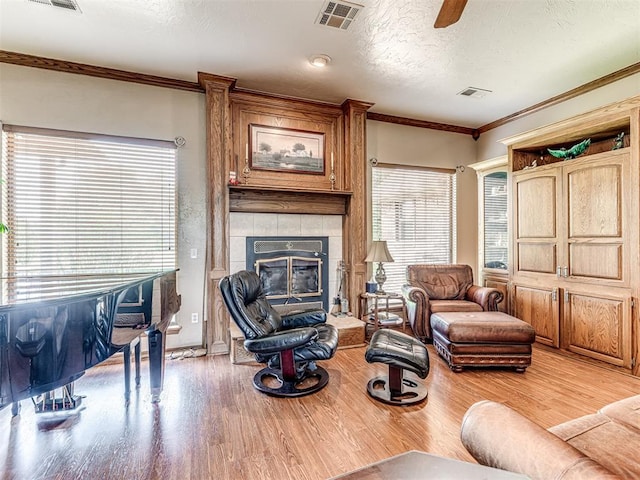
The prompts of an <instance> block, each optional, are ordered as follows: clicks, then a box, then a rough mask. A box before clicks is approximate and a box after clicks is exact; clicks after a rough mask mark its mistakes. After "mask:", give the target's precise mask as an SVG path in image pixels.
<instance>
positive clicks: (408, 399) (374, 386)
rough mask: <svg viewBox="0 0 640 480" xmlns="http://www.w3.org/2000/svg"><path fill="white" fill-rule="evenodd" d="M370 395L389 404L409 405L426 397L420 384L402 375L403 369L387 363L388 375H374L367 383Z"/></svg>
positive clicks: (424, 389) (426, 392)
mask: <svg viewBox="0 0 640 480" xmlns="http://www.w3.org/2000/svg"><path fill="white" fill-rule="evenodd" d="M367 393H369V395H370V396H372V397H373V398H375V399H376V400H379V401H381V402H384V403H388V404H390V405H411V404H414V403H420V402H422V401H423V400H424V399H425V398H427V395H428V391H427V389H426V388H425V387H424V386H422V385H421V384H419V383H417V382H414V381H413V380H410V379H408V378H404V377H403V369H402V368H398V367H394V366H392V365H389V375H388V376H387V375H384V376H380V377H375V378H372V379H371V380H369V383H368V384H367Z"/></svg>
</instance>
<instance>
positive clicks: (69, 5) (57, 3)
mask: <svg viewBox="0 0 640 480" xmlns="http://www.w3.org/2000/svg"><path fill="white" fill-rule="evenodd" d="M27 1H28V2H31V3H39V4H41V5H49V6H51V7H59V8H64V9H66V10H73V11H74V12H80V7H79V6H78V3H77V2H76V1H75V0H27ZM80 13H81V12H80Z"/></svg>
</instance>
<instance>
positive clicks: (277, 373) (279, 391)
mask: <svg viewBox="0 0 640 480" xmlns="http://www.w3.org/2000/svg"><path fill="white" fill-rule="evenodd" d="M268 379H271V381H272V382H275V383H277V384H279V385H280V386H279V387H270V386H268V385H267V384H266V383H265V381H268ZM328 382H329V373H328V372H327V371H326V370H325V369H324V368H322V367H319V366H316V368H315V370H309V369H307V370H305V373H304V375H302V377H301V378H293V379H289V380H286V379H285V378H284V376H283V374H282V371H281V370H279V369H275V368H269V367H266V368H263V369H262V370H260V371H259V372H258V373H256V374H255V376H254V377H253V386H254V387H256V389H258V390H260V391H261V392H263V393H266V394H267V395H273V396H274V397H302V396H304V395H309V394H310V393H315V392H317V391H318V390H321V389H322V388H324V387H325V386H326V385H327V383H328Z"/></svg>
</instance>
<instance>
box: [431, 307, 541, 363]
mask: <svg viewBox="0 0 640 480" xmlns="http://www.w3.org/2000/svg"><path fill="white" fill-rule="evenodd" d="M431 329H432V330H433V346H434V347H435V349H436V351H437V352H438V353H439V354H440V356H441V357H442V358H444V359H445V360H446V361H447V362H448V363H449V367H450V368H451V370H453V371H454V372H460V371H462V369H463V368H464V367H508V368H514V369H515V370H516V371H517V372H524V371H525V369H526V368H527V367H528V366H529V365H531V344H532V343H533V342H534V341H535V337H536V332H535V331H534V329H533V327H532V326H531V325H529V324H528V323H526V322H523V321H522V320H518V319H517V318H515V317H512V316H510V315H507V314H506V313H502V312H440V313H434V314H432V315H431Z"/></svg>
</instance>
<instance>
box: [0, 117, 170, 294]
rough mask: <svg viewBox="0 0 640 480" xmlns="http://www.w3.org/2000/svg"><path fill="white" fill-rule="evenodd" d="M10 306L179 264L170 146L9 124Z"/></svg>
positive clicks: (5, 201) (5, 163) (5, 171)
mask: <svg viewBox="0 0 640 480" xmlns="http://www.w3.org/2000/svg"><path fill="white" fill-rule="evenodd" d="M2 140H3V141H2V147H3V148H2V179H3V182H4V183H3V185H2V193H3V196H2V220H3V221H4V223H6V225H7V226H8V228H9V232H8V233H5V234H3V235H2V236H0V241H2V244H3V256H2V257H3V262H2V280H3V283H2V300H3V302H4V303H11V302H15V301H23V300H33V299H40V298H47V297H51V296H54V295H59V294H60V293H64V294H65V295H66V294H72V293H78V292H83V291H86V290H90V289H94V288H102V287H105V286H108V285H113V284H115V283H119V282H122V281H127V280H129V279H131V278H133V277H137V276H140V275H144V274H148V273H154V272H159V271H163V270H170V269H173V268H175V265H176V248H175V247H176V218H175V201H176V199H175V183H176V181H175V180H176V179H175V176H176V173H175V165H176V150H175V145H173V143H171V142H165V141H154V140H142V139H132V138H126V137H109V136H102V135H93V134H80V133H74V132H62V131H56V130H44V129H34V128H28V127H17V126H10V125H4V126H3V138H2Z"/></svg>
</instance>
